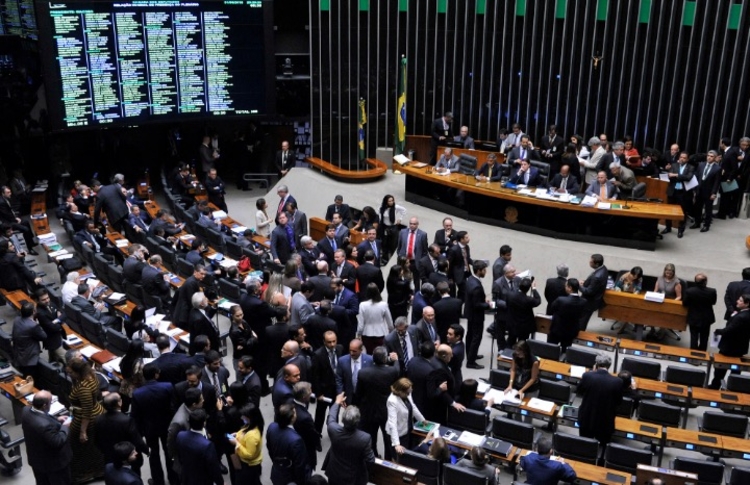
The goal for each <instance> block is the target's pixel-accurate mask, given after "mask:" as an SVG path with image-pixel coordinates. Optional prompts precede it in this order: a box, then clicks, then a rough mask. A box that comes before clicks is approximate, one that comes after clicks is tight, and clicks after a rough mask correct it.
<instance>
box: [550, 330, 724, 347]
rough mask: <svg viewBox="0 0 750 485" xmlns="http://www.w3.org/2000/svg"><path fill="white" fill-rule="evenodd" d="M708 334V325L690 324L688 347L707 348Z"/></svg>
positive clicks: (709, 331)
mask: <svg viewBox="0 0 750 485" xmlns="http://www.w3.org/2000/svg"><path fill="white" fill-rule="evenodd" d="M710 334H711V326H710V325H690V348H691V349H693V350H703V351H705V350H706V349H708V337H709V335H710ZM548 341H549V339H548Z"/></svg>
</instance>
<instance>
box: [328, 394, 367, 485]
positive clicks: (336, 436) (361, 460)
mask: <svg viewBox="0 0 750 485" xmlns="http://www.w3.org/2000/svg"><path fill="white" fill-rule="evenodd" d="M340 407H341V406H339V405H338V404H334V405H333V406H331V410H330V411H329V412H328V436H329V437H330V438H331V448H330V449H329V450H328V455H327V456H326V461H325V464H324V465H323V469H324V470H325V472H326V476H327V477H328V480H329V481H330V482H332V483H351V484H353V485H366V484H367V481H368V466H369V464H370V463H373V462H374V461H375V455H374V454H373V452H372V446H371V441H372V440H371V439H370V435H369V434H367V433H365V432H364V431H360V430H358V429H354V430H347V429H346V428H344V427H343V426H341V425H340V424H339V423H338V417H339V409H340Z"/></svg>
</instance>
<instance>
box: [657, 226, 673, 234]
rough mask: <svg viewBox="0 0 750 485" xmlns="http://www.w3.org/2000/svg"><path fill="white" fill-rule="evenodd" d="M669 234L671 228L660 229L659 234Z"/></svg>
mask: <svg viewBox="0 0 750 485" xmlns="http://www.w3.org/2000/svg"><path fill="white" fill-rule="evenodd" d="M670 232H672V228H671V227H666V228H664V229H662V230H661V232H660V233H659V234H669V233H670Z"/></svg>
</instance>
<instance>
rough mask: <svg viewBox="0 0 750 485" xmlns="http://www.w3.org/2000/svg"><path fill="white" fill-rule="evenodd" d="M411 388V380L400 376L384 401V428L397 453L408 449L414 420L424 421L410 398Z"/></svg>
mask: <svg viewBox="0 0 750 485" xmlns="http://www.w3.org/2000/svg"><path fill="white" fill-rule="evenodd" d="M411 389H412V383H411V381H410V380H409V379H407V378H406V377H402V378H400V379H399V380H397V381H396V382H394V383H393V385H391V395H390V396H388V401H386V407H387V409H388V421H386V423H385V430H386V432H387V433H388V436H390V437H391V446H393V449H394V450H395V451H396V453H398V454H399V455H400V454H402V453H403V452H404V451H405V450H407V449H409V445H410V439H411V430H412V427H413V426H414V421H421V422H424V421H425V418H424V416H423V415H422V412H421V411H420V410H419V408H417V406H416V405H415V404H414V401H413V400H412V398H411ZM409 418H411V420H410V419H409Z"/></svg>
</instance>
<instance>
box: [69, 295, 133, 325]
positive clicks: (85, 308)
mask: <svg viewBox="0 0 750 485" xmlns="http://www.w3.org/2000/svg"><path fill="white" fill-rule="evenodd" d="M104 295H105V293H102V294H101V296H100V297H99V299H98V300H97V301H96V303H93V304H92V303H91V301H89V297H90V296H91V287H90V286H89V285H88V284H87V283H81V284H80V285H78V296H76V297H74V298H73V299H72V300H70V303H71V304H73V305H75V306H76V307H78V308H79V309H80V310H81V313H86V314H88V315H91V316H92V317H94V319H95V320H98V321H99V323H101V324H102V325H104V326H106V327H110V328H111V329H112V330H117V331H118V332H122V319H121V318H120V317H115V316H113V315H107V314H105V313H103V312H104V310H106V309H107V305H105V304H104V302H103V301H102V300H103V299H104Z"/></svg>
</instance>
